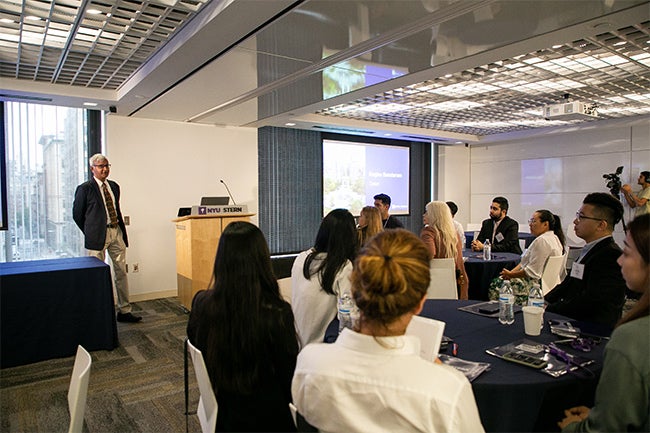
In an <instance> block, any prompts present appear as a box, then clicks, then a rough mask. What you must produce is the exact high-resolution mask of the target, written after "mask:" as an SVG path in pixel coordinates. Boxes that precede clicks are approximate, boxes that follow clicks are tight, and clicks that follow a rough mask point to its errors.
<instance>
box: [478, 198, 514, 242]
mask: <svg viewBox="0 0 650 433" xmlns="http://www.w3.org/2000/svg"><path fill="white" fill-rule="evenodd" d="M507 214H508V199H506V198H505V197H494V198H493V199H492V205H491V206H490V218H488V219H486V220H484V221H483V224H481V231H480V232H479V234H478V236H477V239H474V240H473V241H472V249H473V250H474V251H482V250H483V243H484V242H485V239H489V240H490V245H491V246H492V251H493V252H503V251H505V252H508V253H515V254H521V247H520V246H519V223H518V222H517V221H515V220H513V219H512V218H510V217H509V216H508V215H507Z"/></svg>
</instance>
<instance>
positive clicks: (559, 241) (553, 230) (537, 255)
mask: <svg viewBox="0 0 650 433" xmlns="http://www.w3.org/2000/svg"><path fill="white" fill-rule="evenodd" d="M528 227H530V233H531V234H532V235H534V236H535V239H534V240H533V242H532V243H531V244H530V246H529V247H528V248H527V249H526V251H524V253H523V254H522V255H521V261H520V262H519V264H518V265H517V266H515V267H514V268H513V269H512V270H507V269H503V270H502V271H501V274H500V275H501V277H500V278H501V279H502V280H511V284H512V287H513V291H515V292H517V293H515V300H516V302H517V303H518V304H521V303H525V302H526V301H527V300H528V292H529V291H530V288H531V287H532V285H533V284H534V283H539V280H540V278H542V272H543V271H544V265H545V264H546V261H547V260H548V258H549V257H550V256H561V255H562V254H564V242H565V240H564V233H563V232H562V222H561V221H560V217H559V216H557V215H553V213H552V212H551V211H549V210H546V209H541V210H538V211H535V212H534V213H533V216H532V217H531V218H530V220H528ZM500 285H501V283H500V282H498V283H497V284H491V285H490V299H498V288H497V289H496V290H495V289H494V287H493V286H500ZM495 292H496V293H495Z"/></svg>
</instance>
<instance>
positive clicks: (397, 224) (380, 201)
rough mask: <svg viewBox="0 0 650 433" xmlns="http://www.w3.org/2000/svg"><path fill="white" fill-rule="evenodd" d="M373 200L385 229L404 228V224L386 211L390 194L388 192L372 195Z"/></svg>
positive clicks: (388, 207)
mask: <svg viewBox="0 0 650 433" xmlns="http://www.w3.org/2000/svg"><path fill="white" fill-rule="evenodd" d="M373 199H374V200H375V207H376V208H377V209H379V213H380V214H381V224H382V225H383V226H384V228H385V229H401V228H404V224H402V223H401V221H400V220H398V219H397V218H395V217H394V216H392V215H390V214H389V213H388V209H390V202H391V200H390V196H389V195H388V194H384V193H381V194H377V195H376V196H374V197H373Z"/></svg>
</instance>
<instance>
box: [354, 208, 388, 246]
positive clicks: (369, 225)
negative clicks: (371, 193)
mask: <svg viewBox="0 0 650 433" xmlns="http://www.w3.org/2000/svg"><path fill="white" fill-rule="evenodd" d="M383 229H384V226H383V225H382V224H381V213H379V209H377V208H376V207H374V206H365V207H363V209H361V213H360V214H359V225H358V227H357V235H358V236H359V245H360V246H363V245H364V244H365V243H366V241H367V240H368V239H370V238H371V237H373V236H374V235H376V234H377V233H379V232H380V231H382V230H383Z"/></svg>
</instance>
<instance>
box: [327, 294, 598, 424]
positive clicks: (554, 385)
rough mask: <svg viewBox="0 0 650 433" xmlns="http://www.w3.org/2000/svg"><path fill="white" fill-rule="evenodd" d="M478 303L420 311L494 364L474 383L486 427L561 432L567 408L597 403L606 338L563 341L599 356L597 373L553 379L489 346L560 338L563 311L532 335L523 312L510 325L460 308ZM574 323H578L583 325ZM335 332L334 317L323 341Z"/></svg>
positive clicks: (461, 347) (466, 352) (464, 352)
mask: <svg viewBox="0 0 650 433" xmlns="http://www.w3.org/2000/svg"><path fill="white" fill-rule="evenodd" d="M475 302H476V301H455V300H442V299H429V300H427V301H426V303H425V305H424V309H423V310H422V312H421V313H420V315H421V316H423V317H429V318H432V319H436V320H441V321H443V322H445V324H446V325H445V332H444V335H445V336H447V337H449V338H451V339H453V341H454V342H455V343H456V344H458V354H457V356H458V357H459V358H461V359H465V360H468V361H476V362H488V363H490V364H491V367H490V370H489V371H486V372H484V373H482V374H481V375H480V376H479V377H478V378H476V379H475V380H474V381H473V382H472V390H473V392H474V397H475V398H476V404H477V406H478V409H479V413H480V416H481V422H482V424H483V427H484V428H485V430H486V431H487V432H532V431H559V428H558V427H557V425H556V423H557V422H558V421H559V420H561V419H562V418H564V414H563V411H564V409H568V408H570V407H573V406H579V405H585V406H588V407H591V406H592V405H593V396H594V392H595V389H596V385H597V382H598V376H599V374H600V371H601V369H602V356H603V350H604V348H605V344H606V343H605V341H603V342H601V343H600V344H598V345H597V346H595V348H594V349H593V350H592V351H591V352H588V353H583V352H576V351H575V350H573V349H571V347H570V346H568V345H562V348H563V349H566V350H567V352H569V353H572V354H580V355H581V356H584V357H586V358H590V359H593V360H595V363H594V364H592V365H590V366H589V371H591V372H592V373H593V376H590V375H588V374H584V373H578V374H573V373H569V374H565V375H564V376H561V377H558V378H554V377H551V376H549V375H547V374H545V373H542V372H541V371H538V370H535V369H532V368H529V367H525V366H521V365H517V364H513V363H511V362H508V361H504V360H502V359H499V358H496V357H494V356H492V355H489V354H487V353H486V352H485V350H486V349H490V348H492V347H495V346H500V345H505V344H509V343H512V342H515V341H518V340H521V339H523V338H526V339H529V340H533V341H536V342H540V343H543V344H548V343H550V342H552V341H557V340H558V339H560V338H561V337H557V336H555V335H553V334H551V332H550V329H549V326H548V320H550V319H565V318H564V317H563V316H560V315H558V314H553V313H545V314H544V319H545V322H546V323H545V325H544V329H543V331H542V334H541V335H540V336H538V337H530V336H527V335H525V334H524V323H523V316H522V313H521V312H519V313H517V314H515V323H514V324H512V325H509V326H508V325H501V324H500V323H499V321H498V320H497V319H496V318H491V317H482V316H479V315H476V314H471V313H467V312H464V311H460V310H458V308H459V307H462V306H465V305H469V304H472V303H475ZM572 323H574V325H575V326H578V327H580V326H583V325H584V324H581V323H579V322H572ZM583 328H584V326H583ZM599 331H602V329H599ZM337 336H338V321H337V320H336V319H335V320H333V321H332V323H330V325H329V327H328V328H327V331H326V333H325V342H328V343H332V342H334V341H336V337H337ZM447 350H448V351H449V353H447ZM441 353H446V354H451V350H449V347H448V348H447V349H446V350H444V351H441ZM585 373H586V372H585Z"/></svg>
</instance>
